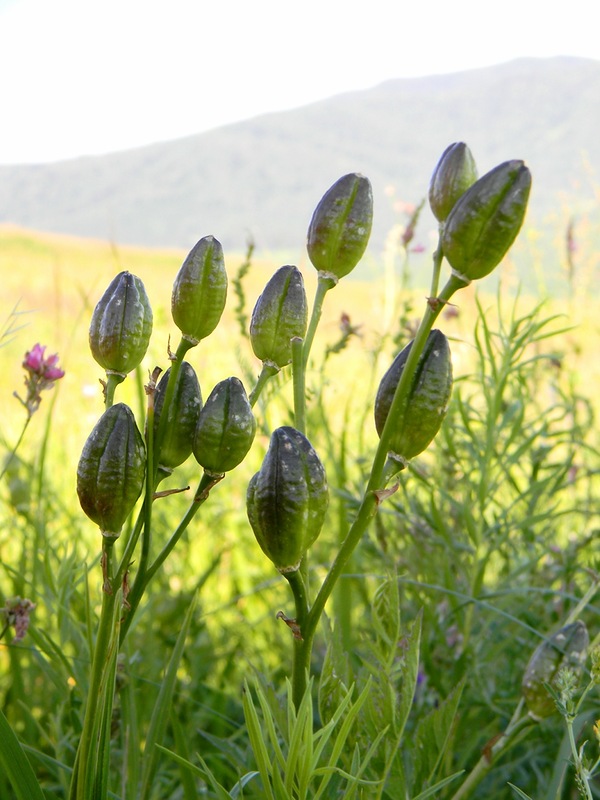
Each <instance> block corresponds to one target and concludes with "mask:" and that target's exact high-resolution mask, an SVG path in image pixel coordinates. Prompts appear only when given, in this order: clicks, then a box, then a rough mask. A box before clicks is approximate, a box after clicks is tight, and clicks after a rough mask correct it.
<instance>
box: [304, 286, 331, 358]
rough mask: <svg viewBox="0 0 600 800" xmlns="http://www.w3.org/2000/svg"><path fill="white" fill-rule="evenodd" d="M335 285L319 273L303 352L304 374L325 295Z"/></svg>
mask: <svg viewBox="0 0 600 800" xmlns="http://www.w3.org/2000/svg"><path fill="white" fill-rule="evenodd" d="M335 285H336V283H335V281H334V280H333V278H330V277H327V276H325V275H323V274H321V273H319V281H318V283H317V291H316V292H315V302H314V303H313V308H312V313H311V315H310V322H309V324H308V330H307V331H306V337H305V339H304V348H303V350H302V367H303V371H304V372H306V367H307V366H308V358H309V356H310V350H311V347H312V344H313V341H314V338H315V333H316V332H317V326H318V324H319V320H320V319H321V311H322V310H323V301H324V299H325V295H326V294H327V292H328V291H329V290H330V289H333V287H334V286H335Z"/></svg>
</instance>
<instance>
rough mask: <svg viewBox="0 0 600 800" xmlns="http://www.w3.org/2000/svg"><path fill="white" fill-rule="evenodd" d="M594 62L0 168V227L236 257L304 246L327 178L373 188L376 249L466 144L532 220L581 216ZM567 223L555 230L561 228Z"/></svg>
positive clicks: (494, 71) (368, 97) (589, 161)
mask: <svg viewBox="0 0 600 800" xmlns="http://www.w3.org/2000/svg"><path fill="white" fill-rule="evenodd" d="M599 123H600V62H598V61H592V60H586V59H572V58H552V59H520V60H516V61H512V62H509V63H506V64H502V65H499V66H495V67H490V68H486V69H479V70H473V71H468V72H461V73H455V74H451V75H434V76H430V77H424V78H417V79H406V80H392V81H388V82H386V83H383V84H381V85H379V86H376V87H374V88H372V89H369V90H366V91H361V92H352V93H348V94H343V95H338V96H335V97H332V98H330V99H328V100H324V101H321V102H319V103H315V104H312V105H309V106H305V107H302V108H298V109H295V110H292V111H287V112H284V113H277V114H268V115H263V116H260V117H257V118H255V119H249V120H246V121H244V122H240V123H237V124H234V125H228V126H225V127H222V128H218V129H215V130H212V131H209V132H206V133H203V134H199V135H196V136H191V137H187V138H184V139H179V140H176V141H170V142H163V143H158V144H154V145H151V146H146V147H142V148H139V149H134V150H128V151H124V152H119V153H113V154H110V155H105V156H98V157H87V158H79V159H75V160H71V161H64V162H57V163H51V164H36V165H17V166H0V222H10V223H14V224H18V225H22V226H27V227H30V228H36V229H40V230H46V231H52V232H60V233H69V234H75V235H78V236H85V237H95V238H98V239H103V240H110V241H114V242H116V243H119V244H137V245H143V246H153V247H156V246H160V247H178V248H183V249H187V248H189V247H191V246H192V245H193V244H194V242H195V241H196V240H197V239H198V238H200V237H201V236H203V235H205V234H207V233H212V234H214V235H215V236H217V238H219V239H220V240H221V242H222V243H223V245H224V247H225V248H227V249H235V250H238V251H241V250H242V249H243V248H244V247H245V243H246V240H247V238H248V237H249V236H252V237H253V238H254V240H255V241H256V244H257V248H258V249H259V250H260V251H275V250H282V249H292V250H293V251H298V250H300V248H302V245H303V242H304V236H305V231H306V227H307V224H308V222H309V220H310V216H311V213H312V210H313V208H314V206H315V204H316V202H317V201H318V200H319V198H320V196H321V195H322V193H323V192H324V191H325V190H326V189H327V188H328V186H329V185H330V184H331V183H332V182H333V181H334V180H335V179H337V178H338V177H339V176H340V175H342V174H344V173H346V172H349V171H358V172H362V173H364V174H366V175H368V176H369V178H370V179H371V181H372V183H373V188H374V195H375V203H376V222H375V227H374V233H373V240H372V244H373V247H375V248H380V247H381V246H382V244H383V242H384V239H385V235H386V233H387V231H389V229H390V227H391V226H392V224H393V223H394V222H395V221H397V220H398V211H397V210H395V209H394V204H393V200H392V199H391V197H390V194H391V190H390V187H394V190H395V192H394V195H393V196H394V198H396V199H401V200H403V201H406V202H410V203H417V202H419V201H420V199H421V198H422V197H423V196H424V195H425V194H426V191H427V185H428V181H429V176H430V174H431V171H432V169H433V167H434V166H435V164H436V162H437V159H438V157H439V155H440V154H441V153H442V151H443V149H444V148H445V147H446V145H448V144H449V143H450V142H452V141H457V140H464V141H466V142H467V143H468V144H469V146H470V147H471V149H472V151H473V153H474V155H475V157H476V159H477V163H478V165H479V169H480V172H484V171H486V170H487V169H489V168H490V167H492V166H494V165H495V164H496V163H498V162H499V161H503V160H505V159H507V158H523V159H524V160H525V161H526V162H527V164H528V165H529V167H530V168H531V170H532V173H533V176H534V191H533V193H532V201H531V214H530V220H534V221H536V224H537V223H538V222H540V223H542V222H543V221H545V220H548V219H550V220H551V221H553V222H554V224H556V220H563V219H566V218H567V216H571V215H572V214H574V213H584V212H586V211H587V210H589V209H590V208H591V207H593V206H594V203H595V194H594V190H595V185H594V182H595V180H596V177H597V174H598V170H599V168H600V139H599V137H598V125H599ZM565 224H566V223H565Z"/></svg>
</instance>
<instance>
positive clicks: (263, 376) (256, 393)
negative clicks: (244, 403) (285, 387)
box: [248, 361, 279, 407]
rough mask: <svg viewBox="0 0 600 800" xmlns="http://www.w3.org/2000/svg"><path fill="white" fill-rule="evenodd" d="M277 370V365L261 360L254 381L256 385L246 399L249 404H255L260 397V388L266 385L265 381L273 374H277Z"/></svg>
mask: <svg viewBox="0 0 600 800" xmlns="http://www.w3.org/2000/svg"><path fill="white" fill-rule="evenodd" d="M278 372H279V367H276V366H275V364H270V363H268V362H266V361H263V365H262V369H261V371H260V375H259V376H258V380H257V381H256V386H255V387H254V389H252V391H251V392H250V395H249V396H248V400H249V402H250V405H251V406H252V407H254V406H255V405H256V401H257V400H258V398H259V397H260V395H261V393H262V390H263V389H264V388H265V386H266V385H267V381H268V380H269V379H270V378H272V377H273V375H277V373H278Z"/></svg>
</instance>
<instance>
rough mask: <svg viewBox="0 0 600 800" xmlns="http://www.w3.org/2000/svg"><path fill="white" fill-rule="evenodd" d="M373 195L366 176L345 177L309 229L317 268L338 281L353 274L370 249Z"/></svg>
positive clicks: (331, 191)
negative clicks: (368, 246) (368, 247)
mask: <svg viewBox="0 0 600 800" xmlns="http://www.w3.org/2000/svg"><path fill="white" fill-rule="evenodd" d="M372 225H373V192H372V189H371V183H370V181H369V179H368V178H365V176H364V175H359V174H358V173H356V172H352V173H350V174H349V175H344V176H343V177H342V178H340V179H339V180H338V181H336V183H334V184H333V186H332V187H331V188H330V189H329V190H328V191H327V192H325V194H324V195H323V197H322V199H321V200H320V202H319V204H318V205H317V207H316V209H315V212H314V214H313V216H312V220H311V222H310V225H309V228H308V238H307V243H306V249H307V250H308V256H309V258H310V260H311V262H312V263H313V265H314V267H315V268H316V269H318V270H319V272H324V273H326V274H327V275H328V276H329V277H332V278H334V279H335V280H336V281H337V280H338V279H339V278H343V277H344V275H347V274H348V273H349V272H352V270H353V269H354V267H355V266H356V265H357V264H358V262H359V261H360V259H361V258H362V256H363V253H364V252H365V250H366V248H367V244H368V241H369V236H370V235H371V227H372Z"/></svg>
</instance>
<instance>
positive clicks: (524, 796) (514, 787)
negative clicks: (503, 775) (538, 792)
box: [508, 782, 531, 800]
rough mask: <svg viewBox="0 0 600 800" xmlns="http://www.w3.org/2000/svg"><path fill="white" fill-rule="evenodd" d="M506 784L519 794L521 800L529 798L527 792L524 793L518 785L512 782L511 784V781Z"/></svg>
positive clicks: (528, 799)
mask: <svg viewBox="0 0 600 800" xmlns="http://www.w3.org/2000/svg"><path fill="white" fill-rule="evenodd" d="M508 785H509V786H510V788H511V789H514V790H515V792H516V793H517V794H518V795H519V797H520V798H522V800H531V797H529V795H528V794H525V792H524V791H522V790H521V789H519V787H518V786H515V785H514V784H512V783H510V782H509V784H508Z"/></svg>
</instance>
